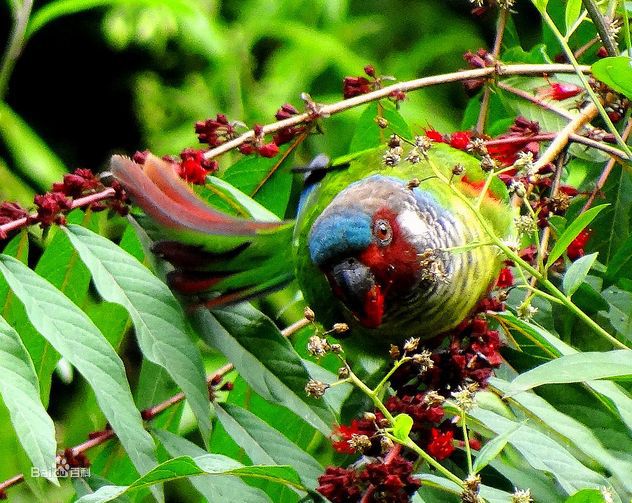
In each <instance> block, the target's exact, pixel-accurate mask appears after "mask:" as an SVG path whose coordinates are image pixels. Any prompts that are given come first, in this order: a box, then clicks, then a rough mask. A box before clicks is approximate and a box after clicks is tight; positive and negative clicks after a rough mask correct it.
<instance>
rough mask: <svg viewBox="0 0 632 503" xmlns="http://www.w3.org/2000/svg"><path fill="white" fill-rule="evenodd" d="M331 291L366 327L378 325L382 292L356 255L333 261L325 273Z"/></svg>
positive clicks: (381, 311) (380, 320) (382, 313)
mask: <svg viewBox="0 0 632 503" xmlns="http://www.w3.org/2000/svg"><path fill="white" fill-rule="evenodd" d="M327 277H328V278H329V282H330V283H331V286H332V288H333V290H334V293H335V294H336V295H337V296H338V297H339V298H340V299H341V300H342V301H343V302H344V303H345V305H346V306H347V307H348V308H349V309H350V310H351V312H352V313H353V314H354V315H355V317H356V318H357V319H358V321H359V322H360V323H361V324H362V325H364V326H365V327H367V328H377V327H379V326H380V325H381V323H382V317H383V315H384V295H383V292H382V287H381V286H380V285H379V283H377V282H376V280H375V276H374V275H373V273H372V272H371V269H370V268H369V267H367V266H366V265H365V264H363V263H362V262H360V261H359V260H358V259H356V258H353V257H351V258H346V259H345V260H343V261H341V262H338V263H336V264H334V265H333V266H332V267H331V268H330V273H329V274H328V275H327Z"/></svg>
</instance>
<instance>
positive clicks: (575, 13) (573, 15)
mask: <svg viewBox="0 0 632 503" xmlns="http://www.w3.org/2000/svg"><path fill="white" fill-rule="evenodd" d="M581 11H582V0H568V1H567V2H566V10H565V14H564V21H565V23H566V33H568V32H569V30H570V29H571V28H572V26H573V24H575V21H577V19H578V18H579V15H580V14H581Z"/></svg>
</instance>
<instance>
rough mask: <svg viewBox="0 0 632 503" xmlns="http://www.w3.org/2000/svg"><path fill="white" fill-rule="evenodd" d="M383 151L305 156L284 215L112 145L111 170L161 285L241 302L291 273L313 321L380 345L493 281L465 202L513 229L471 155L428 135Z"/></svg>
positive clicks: (487, 249)
mask: <svg viewBox="0 0 632 503" xmlns="http://www.w3.org/2000/svg"><path fill="white" fill-rule="evenodd" d="M388 156H389V154H386V155H385V150H384V148H376V149H372V150H369V151H365V152H362V153H359V154H356V155H353V156H349V157H348V158H346V159H342V160H341V161H339V162H336V163H333V164H330V163H329V161H328V159H327V158H326V157H325V156H322V155H321V156H318V157H316V159H314V161H312V163H311V164H310V165H309V166H307V167H305V168H303V169H302V171H304V172H305V173H306V176H305V188H304V190H303V194H302V196H301V199H300V203H299V209H298V215H297V218H296V221H295V222H288V221H280V220H279V219H278V218H276V217H275V216H274V215H272V214H271V213H268V212H266V211H265V209H263V208H261V207H258V206H257V207H255V206H253V205H251V206H250V208H246V209H247V210H249V211H250V214H251V215H253V217H255V218H253V219H244V218H238V217H235V216H231V215H227V214H225V213H223V212H221V211H219V210H218V209H216V208H213V207H211V206H210V205H209V204H207V203H206V202H204V201H202V199H200V198H199V197H198V196H197V195H196V194H195V192H194V191H193V190H192V189H191V187H190V186H189V185H188V184H186V183H185V182H184V181H183V180H181V179H180V178H179V177H178V176H177V174H176V173H175V171H174V170H173V168H172V167H171V166H170V165H169V163H167V162H165V161H163V160H161V159H158V158H157V157H154V156H149V157H148V158H147V160H146V161H145V163H144V164H143V165H140V164H136V163H134V162H133V161H131V160H130V159H129V158H126V157H122V156H114V157H113V158H112V162H111V171H112V173H113V175H114V176H115V177H116V179H118V180H119V181H120V183H122V185H123V186H124V187H125V189H126V190H127V191H128V193H129V194H130V195H131V197H132V198H133V200H134V201H135V203H136V204H137V205H138V206H139V207H140V208H141V209H142V210H143V212H144V216H139V217H138V219H139V221H140V222H141V225H143V226H144V227H145V228H146V229H147V230H148V234H149V235H150V237H151V238H152V239H153V240H154V243H153V247H152V251H153V252H154V253H155V254H156V255H157V256H159V257H161V258H162V259H164V260H166V261H168V262H169V263H171V265H172V266H173V270H171V271H170V272H169V273H168V274H167V282H168V284H169V285H170V287H171V288H172V289H173V290H175V291H176V292H178V293H180V294H182V295H183V296H186V297H190V301H191V302H192V303H194V304H200V305H205V306H207V307H209V308H214V307H220V306H225V305H228V304H231V303H235V302H241V301H245V300H248V299H251V298H253V297H255V296H260V295H263V294H265V293H267V292H270V291H272V290H274V289H276V288H279V287H281V286H282V285H284V284H286V283H287V282H288V281H290V280H291V279H292V278H294V277H295V278H296V279H297V281H298V284H299V285H300V288H301V290H302V292H303V295H304V298H305V301H306V302H307V304H308V305H309V306H310V307H311V308H312V309H313V310H314V312H315V313H316V317H317V320H318V321H320V322H321V323H323V325H325V326H331V324H333V323H335V322H345V323H347V324H348V325H349V327H350V336H351V339H355V341H356V342H360V341H364V342H362V343H361V344H365V343H366V344H374V343H378V344H383V343H398V342H401V341H402V340H403V339H404V338H408V337H413V336H414V337H421V338H429V337H433V336H436V335H438V334H442V333H444V332H447V331H448V330H450V329H452V328H454V327H456V326H457V325H458V324H459V323H460V322H461V321H462V320H463V319H464V318H466V317H467V315H468V314H469V313H470V312H471V311H472V310H473V309H474V308H475V306H476V304H477V303H478V301H479V300H480V299H481V298H483V297H484V296H485V295H486V294H487V293H488V292H489V291H490V289H491V288H493V286H494V282H495V279H496V278H497V276H498V272H499V270H500V267H501V265H502V261H503V257H502V255H501V254H500V253H499V251H498V249H497V248H496V247H494V246H490V245H489V241H490V238H489V235H488V233H487V232H486V230H485V229H484V228H483V226H482V225H481V222H480V221H479V219H478V218H477V216H476V214H475V213H474V210H473V208H472V206H473V205H474V206H475V205H477V204H478V205H479V210H478V211H479V214H480V215H482V217H483V219H484V221H485V222H486V223H487V226H488V228H490V229H493V232H494V233H495V234H496V235H497V236H499V237H500V238H503V239H507V238H509V237H510V236H511V235H512V233H513V218H512V211H511V207H510V204H509V197H508V193H507V190H506V188H505V186H504V184H503V183H502V182H500V181H499V180H497V179H495V178H494V180H493V183H491V184H490V185H489V189H488V190H486V193H485V194H484V195H481V192H482V189H483V185H484V181H485V177H486V176H485V173H484V172H483V171H482V170H481V167H480V161H479V160H477V159H475V158H474V157H472V156H470V155H468V154H466V153H465V152H462V151H459V150H456V149H453V148H451V147H450V146H448V145H445V144H440V143H437V144H433V145H432V147H431V148H429V149H428V151H427V154H426V152H425V151H424V152H423V154H422V155H419V154H418V149H417V147H415V146H414V145H406V146H404V147H403V148H402V151H401V152H400V153H399V154H398V155H397V157H398V158H399V159H395V160H398V162H394V160H393V156H391V158H390V159H388ZM385 160H386V161H385ZM455 166H456V168H455ZM462 168H464V169H462ZM208 180H209V183H213V184H215V186H216V189H218V190H223V191H228V192H230V195H231V197H237V196H236V191H235V190H234V189H232V188H230V187H227V184H223V182H221V180H219V179H215V178H214V177H212V179H211V178H209V179H208ZM455 189H456V191H458V193H459V194H460V196H459V194H456V193H455ZM245 199H246V198H243V197H241V198H239V200H240V201H241V203H240V204H244V205H248V204H249V203H247V202H245ZM477 244H480V246H476V245H477Z"/></svg>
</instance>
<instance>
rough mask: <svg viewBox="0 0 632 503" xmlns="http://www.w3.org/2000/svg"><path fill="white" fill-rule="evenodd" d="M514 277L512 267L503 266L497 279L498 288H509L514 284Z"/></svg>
mask: <svg viewBox="0 0 632 503" xmlns="http://www.w3.org/2000/svg"><path fill="white" fill-rule="evenodd" d="M513 282H514V277H513V274H512V273H511V269H509V268H508V267H503V268H502V269H501V270H500V274H499V275H498V279H497V280H496V286H497V287H498V288H509V287H510V286H511V285H513Z"/></svg>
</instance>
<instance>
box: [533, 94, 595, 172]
mask: <svg viewBox="0 0 632 503" xmlns="http://www.w3.org/2000/svg"><path fill="white" fill-rule="evenodd" d="M598 112H599V111H598V110H597V107H596V106H595V105H594V103H590V104H589V105H587V106H586V107H585V108H584V109H583V110H581V111H580V112H579V115H577V117H575V118H574V119H573V120H572V121H571V122H569V123H568V125H566V127H564V129H562V130H561V131H560V132H559V133H558V134H557V136H556V137H555V139H554V140H553V141H552V142H551V144H550V145H549V148H547V149H546V151H545V152H544V153H543V154H542V155H541V156H540V158H539V159H538V160H537V162H536V163H535V164H534V170H535V171H539V170H540V169H541V168H543V167H544V166H546V165H547V164H548V163H550V162H552V161H553V160H554V159H555V158H556V157H557V156H558V155H559V154H560V153H561V152H562V150H564V148H565V147H566V145H568V141H569V139H570V136H571V135H572V134H573V133H576V132H577V131H579V130H580V129H581V128H582V127H584V126H585V125H586V124H587V123H588V122H590V121H591V120H592V119H594V118H595V117H596V116H597V114H598Z"/></svg>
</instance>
